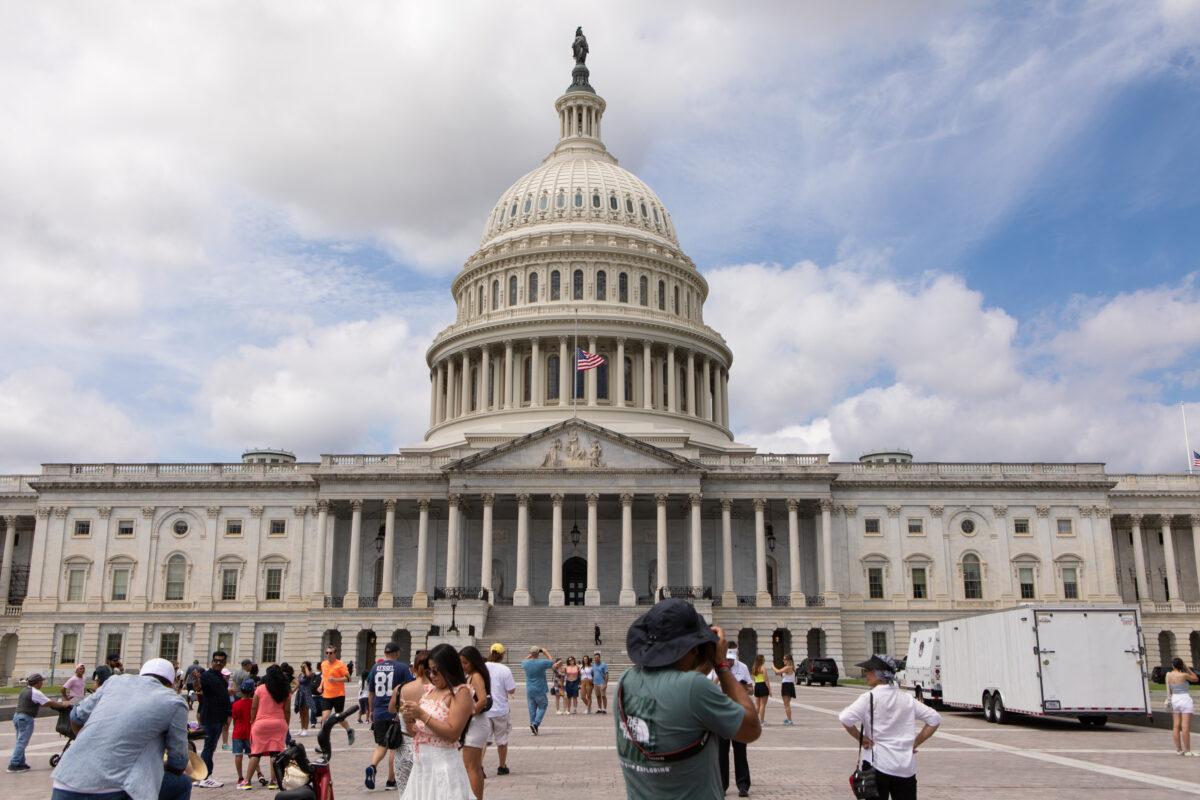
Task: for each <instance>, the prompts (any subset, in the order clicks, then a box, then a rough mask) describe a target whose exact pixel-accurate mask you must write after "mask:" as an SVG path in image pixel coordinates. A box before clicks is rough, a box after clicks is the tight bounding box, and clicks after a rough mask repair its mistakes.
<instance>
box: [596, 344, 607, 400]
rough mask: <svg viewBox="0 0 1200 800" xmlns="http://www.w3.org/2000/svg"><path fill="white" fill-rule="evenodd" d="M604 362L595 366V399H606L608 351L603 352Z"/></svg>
mask: <svg viewBox="0 0 1200 800" xmlns="http://www.w3.org/2000/svg"><path fill="white" fill-rule="evenodd" d="M603 355H604V363H603V364H601V365H600V366H598V367H596V399H597V400H607V399H608V361H609V359H608V353H603Z"/></svg>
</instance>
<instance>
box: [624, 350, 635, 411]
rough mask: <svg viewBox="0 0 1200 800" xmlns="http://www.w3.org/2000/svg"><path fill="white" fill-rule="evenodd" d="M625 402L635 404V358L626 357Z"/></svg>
mask: <svg viewBox="0 0 1200 800" xmlns="http://www.w3.org/2000/svg"><path fill="white" fill-rule="evenodd" d="M625 402H626V403H632V402H633V358H632V357H631V356H625Z"/></svg>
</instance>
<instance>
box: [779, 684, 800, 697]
mask: <svg viewBox="0 0 1200 800" xmlns="http://www.w3.org/2000/svg"><path fill="white" fill-rule="evenodd" d="M779 694H781V695H782V696H784V697H795V696H796V684H794V683H792V682H791V681H786V682H785V683H784V684H783V686H780V687H779Z"/></svg>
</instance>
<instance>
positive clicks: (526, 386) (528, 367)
mask: <svg viewBox="0 0 1200 800" xmlns="http://www.w3.org/2000/svg"><path fill="white" fill-rule="evenodd" d="M521 360H522V362H523V364H522V369H521V400H522V401H524V402H526V403H528V402H531V401H532V400H533V391H532V387H533V359H532V358H531V357H529V356H525V358H523V359H521Z"/></svg>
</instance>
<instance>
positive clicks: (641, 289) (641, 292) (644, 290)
mask: <svg viewBox="0 0 1200 800" xmlns="http://www.w3.org/2000/svg"><path fill="white" fill-rule="evenodd" d="M638 303H640V304H641V305H644V306H645V305H649V304H650V281H649V280H647V279H646V276H645V275H643V276H641V277H640V278H638Z"/></svg>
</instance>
